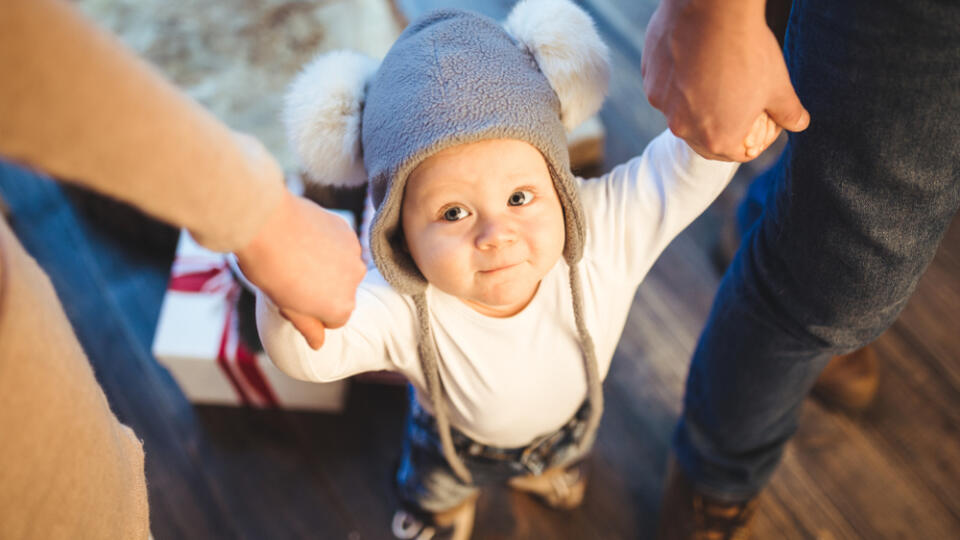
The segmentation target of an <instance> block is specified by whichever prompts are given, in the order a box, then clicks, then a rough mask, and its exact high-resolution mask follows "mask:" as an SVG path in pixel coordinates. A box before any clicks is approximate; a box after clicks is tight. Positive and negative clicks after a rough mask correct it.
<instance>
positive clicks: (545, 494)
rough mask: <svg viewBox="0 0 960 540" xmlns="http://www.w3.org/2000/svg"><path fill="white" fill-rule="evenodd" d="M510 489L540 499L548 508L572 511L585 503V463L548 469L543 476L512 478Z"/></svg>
mask: <svg viewBox="0 0 960 540" xmlns="http://www.w3.org/2000/svg"><path fill="white" fill-rule="evenodd" d="M509 485H510V487H512V488H513V489H516V490H519V491H525V492H527V493H532V494H534V495H536V496H538V497H540V499H541V500H543V502H545V503H546V504H547V505H548V506H551V507H553V508H557V509H560V510H572V509H574V508H576V507H578V506H580V503H582V502H583V494H584V493H585V492H586V490H587V474H586V471H585V469H584V464H583V462H580V463H577V464H576V465H570V466H568V467H555V468H552V469H547V470H546V471H544V472H543V474H536V475H534V474H531V475H528V476H518V477H516V478H511V479H510V481H509Z"/></svg>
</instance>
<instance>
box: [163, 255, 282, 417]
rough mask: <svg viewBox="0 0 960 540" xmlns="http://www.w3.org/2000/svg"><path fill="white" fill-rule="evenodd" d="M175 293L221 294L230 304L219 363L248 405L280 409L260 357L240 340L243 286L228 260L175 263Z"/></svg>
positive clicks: (186, 259)
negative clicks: (229, 265) (238, 324)
mask: <svg viewBox="0 0 960 540" xmlns="http://www.w3.org/2000/svg"><path fill="white" fill-rule="evenodd" d="M167 288H168V289H169V290H171V291H178V292H185V293H204V294H220V295H223V300H224V302H226V304H227V320H226V321H224V326H223V333H222V335H221V337H220V350H219V351H218V353H217V364H218V365H219V366H220V369H221V371H223V373H224V375H226V377H227V380H229V381H230V385H231V386H233V389H234V391H235V392H236V393H237V396H238V397H239V398H240V402H241V403H243V404H244V405H251V406H254V407H277V406H279V402H278V401H277V398H276V395H275V394H274V392H273V390H272V389H271V388H270V383H269V382H268V381H267V379H266V377H264V376H263V372H261V371H260V366H259V365H257V356H256V354H254V353H253V352H252V351H251V350H250V349H249V348H248V347H247V346H246V344H244V343H243V341H242V340H241V339H240V331H239V329H238V327H237V309H236V308H237V299H238V298H240V284H239V283H237V280H236V278H235V277H234V276H233V274H232V273H231V272H230V268H229V267H228V265H227V262H226V260H225V259H223V258H220V259H215V260H212V259H210V258H207V257H197V258H191V257H178V258H177V259H176V260H175V261H174V262H173V269H172V271H171V276H170V284H169V285H168V286H167Z"/></svg>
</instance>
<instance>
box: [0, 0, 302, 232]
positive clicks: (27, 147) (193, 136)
mask: <svg viewBox="0 0 960 540" xmlns="http://www.w3.org/2000/svg"><path fill="white" fill-rule="evenodd" d="M0 70H2V73H3V76H2V77H0V157H2V158H4V159H10V160H14V161H19V162H22V163H25V164H28V165H30V166H33V167H36V168H38V169H41V170H43V171H45V172H48V173H49V174H51V175H53V176H55V177H57V178H61V179H64V180H69V181H73V182H77V183H79V184H83V185H85V186H87V187H90V188H92V189H94V190H97V191H99V192H102V193H105V194H108V195H110V196H113V197H115V198H118V199H120V200H123V201H126V202H128V203H131V204H133V205H135V206H137V207H139V208H141V209H142V210H144V211H145V212H147V213H150V214H152V215H154V216H156V217H158V218H160V219H163V220H165V221H168V222H170V223H173V224H176V225H180V226H184V227H187V228H188V229H190V230H191V232H193V233H194V235H195V236H197V238H198V240H199V241H200V242H201V243H203V244H204V245H206V246H207V247H210V248H213V249H218V250H222V251H229V250H234V249H238V248H240V247H242V246H245V245H247V244H248V243H249V241H250V240H251V239H252V238H253V237H254V235H255V234H256V232H257V231H258V230H259V229H260V227H261V225H262V224H263V223H264V222H265V221H266V219H267V217H268V216H269V215H270V214H271V212H273V211H274V209H275V208H277V205H278V204H279V202H280V199H281V196H282V194H283V190H284V188H283V182H282V171H281V170H280V168H279V166H278V164H277V163H276V162H275V161H274V160H273V158H271V157H270V156H269V155H268V154H267V153H266V152H265V151H264V149H263V148H262V146H260V145H259V143H256V142H255V141H253V140H249V139H242V138H240V137H238V136H236V135H235V134H234V133H233V132H231V131H230V130H229V129H227V128H226V127H225V126H223V125H222V124H221V123H220V122H219V121H217V120H216V119H215V118H214V117H213V116H212V115H210V114H209V113H207V112H206V111H205V110H204V109H202V108H201V107H200V106H199V105H197V104H196V103H195V102H193V101H192V100H190V99H189V98H188V97H187V96H185V95H184V94H183V93H181V92H180V91H178V90H177V89H176V88H175V87H174V86H173V85H171V84H170V83H168V82H167V81H165V80H164V79H163V77H162V76H160V75H159V74H158V73H157V72H156V71H155V70H154V69H153V68H151V67H150V66H149V65H148V64H146V63H145V62H143V61H141V60H140V59H138V58H137V57H136V56H135V55H134V54H133V53H131V52H130V51H129V50H128V49H126V48H125V47H124V46H123V45H122V44H121V43H120V42H119V41H118V40H116V39H115V38H114V37H112V36H110V35H108V34H106V33H105V32H103V31H101V30H99V29H97V28H96V27H95V26H94V25H93V24H92V23H90V22H89V21H88V20H86V19H85V18H84V17H83V16H82V15H80V14H79V13H78V12H77V11H76V10H75V9H74V8H73V7H72V6H70V5H69V4H66V3H63V2H59V1H55V0H8V1H6V2H4V6H3V16H2V17H0Z"/></svg>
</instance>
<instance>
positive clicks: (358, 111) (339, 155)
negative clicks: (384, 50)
mask: <svg viewBox="0 0 960 540" xmlns="http://www.w3.org/2000/svg"><path fill="white" fill-rule="evenodd" d="M378 67H379V62H377V61H376V60H374V59H372V58H370V57H368V56H366V55H363V54H360V53H358V52H353V51H334V52H329V53H324V54H321V55H319V56H317V57H316V58H315V59H313V60H312V61H311V62H310V63H309V64H307V65H306V66H304V68H303V70H302V71H301V72H300V74H298V75H297V77H296V78H295V79H294V80H293V82H292V83H291V84H290V87H289V89H288V90H287V94H286V98H285V100H284V107H283V122H284V125H285V126H286V129H287V137H288V139H289V141H290V145H291V146H292V147H293V149H294V150H295V151H296V154H297V157H298V158H299V159H300V163H301V164H302V165H303V167H304V169H305V171H306V173H307V178H308V180H311V181H313V182H316V183H319V184H325V185H333V186H341V187H351V186H354V187H355V186H361V185H364V184H365V183H366V182H367V171H366V169H365V168H364V166H363V148H362V145H361V142H360V119H361V116H362V114H363V101H364V95H365V93H366V86H367V83H368V82H369V81H370V79H372V78H373V76H374V74H375V73H376V72H377V68H378Z"/></svg>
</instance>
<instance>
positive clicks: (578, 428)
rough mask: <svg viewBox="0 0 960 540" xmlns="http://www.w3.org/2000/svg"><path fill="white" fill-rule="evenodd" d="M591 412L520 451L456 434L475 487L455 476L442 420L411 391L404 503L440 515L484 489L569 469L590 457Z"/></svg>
mask: <svg viewBox="0 0 960 540" xmlns="http://www.w3.org/2000/svg"><path fill="white" fill-rule="evenodd" d="M589 411H590V407H589V405H587V404H586V403H585V404H584V405H583V406H581V407H580V410H578V411H577V413H576V414H575V415H574V417H573V418H571V419H570V421H569V422H567V423H566V424H565V425H564V426H563V427H561V428H560V429H558V430H557V431H554V432H553V433H548V434H546V435H543V436H541V437H537V438H536V439H534V440H533V442H531V443H530V444H529V445H527V446H525V447H520V448H498V447H493V446H488V445H484V444H481V443H478V442H476V441H473V440H472V439H470V437H468V436H467V435H465V434H464V433H462V432H460V431H459V430H457V429H456V428H454V429H452V430H451V435H452V436H453V445H454V448H455V449H456V451H457V455H458V456H459V457H460V459H461V460H462V461H463V464H464V465H466V467H467V470H469V471H470V475H471V476H472V477H473V478H472V479H473V482H472V483H469V484H468V483H465V482H463V481H462V480H461V479H460V478H459V477H458V476H457V475H456V473H454V472H453V469H451V468H450V465H449V464H448V463H447V460H446V458H444V456H443V450H442V446H441V444H440V436H439V435H438V434H437V424H436V420H435V419H434V418H433V417H432V416H431V415H430V414H429V413H428V412H426V411H425V410H424V409H423V407H421V406H420V404H419V403H417V398H416V396H415V395H414V391H413V388H412V387H411V388H410V412H409V413H408V415H407V423H406V427H405V429H404V435H403V454H402V456H401V458H400V466H399V467H398V468H397V476H396V488H397V495H398V497H399V499H400V503H401V504H402V505H403V506H404V507H405V508H406V509H407V510H410V511H412V512H414V513H418V514H422V513H428V514H429V513H438V512H442V511H444V510H449V509H451V508H453V507H455V506H457V505H459V504H460V503H462V502H464V501H466V500H467V499H468V498H470V497H472V496H473V495H474V494H476V493H477V491H478V490H479V489H480V487H482V486H484V485H492V484H500V483H504V482H506V481H507V480H509V479H510V478H513V477H515V476H526V475H531V474H533V475H537V474H541V473H543V472H544V471H545V470H547V469H550V468H554V467H565V466H569V465H571V464H573V463H575V462H577V461H579V460H581V459H583V458H584V457H585V454H584V453H583V452H582V451H581V450H580V448H579V446H578V445H577V442H578V441H579V440H580V437H581V436H582V435H583V432H584V430H585V429H586V419H587V416H588V413H589Z"/></svg>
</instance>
